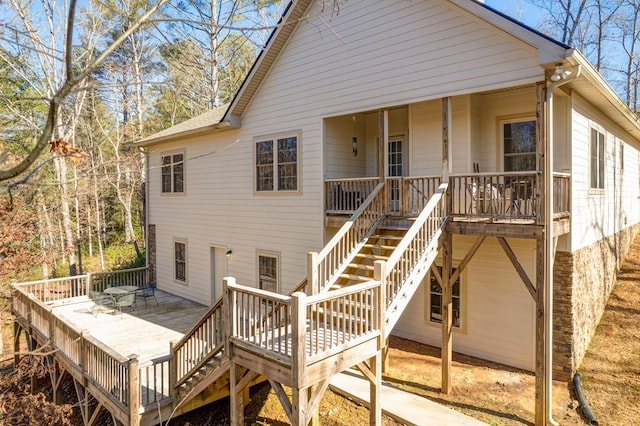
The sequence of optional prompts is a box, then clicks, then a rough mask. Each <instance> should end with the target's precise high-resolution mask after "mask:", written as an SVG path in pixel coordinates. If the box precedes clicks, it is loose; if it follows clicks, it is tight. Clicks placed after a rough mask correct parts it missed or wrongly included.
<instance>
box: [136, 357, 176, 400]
mask: <svg viewBox="0 0 640 426" xmlns="http://www.w3.org/2000/svg"><path fill="white" fill-rule="evenodd" d="M170 362H171V355H166V356H163V357H160V358H156V359H154V360H153V361H152V363H151V364H149V365H145V366H143V367H140V403H141V404H142V405H143V406H147V405H152V404H154V405H155V404H158V403H159V402H162V401H163V400H166V399H169V398H170V397H171V394H172V392H171V384H170V380H169V377H170V374H169V371H170Z"/></svg>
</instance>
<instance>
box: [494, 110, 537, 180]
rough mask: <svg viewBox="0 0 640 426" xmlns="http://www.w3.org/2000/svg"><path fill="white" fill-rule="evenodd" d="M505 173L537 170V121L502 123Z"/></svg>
mask: <svg viewBox="0 0 640 426" xmlns="http://www.w3.org/2000/svg"><path fill="white" fill-rule="evenodd" d="M502 140H503V143H504V171H505V172H527V171H533V170H536V121H535V120H520V121H508V122H503V123H502Z"/></svg>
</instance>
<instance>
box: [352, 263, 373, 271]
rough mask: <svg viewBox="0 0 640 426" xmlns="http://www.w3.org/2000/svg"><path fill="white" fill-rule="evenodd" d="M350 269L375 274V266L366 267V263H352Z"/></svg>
mask: <svg viewBox="0 0 640 426" xmlns="http://www.w3.org/2000/svg"><path fill="white" fill-rule="evenodd" d="M349 268H353V269H360V270H362V269H364V270H365V271H367V272H373V266H372V265H366V264H364V263H350V264H349Z"/></svg>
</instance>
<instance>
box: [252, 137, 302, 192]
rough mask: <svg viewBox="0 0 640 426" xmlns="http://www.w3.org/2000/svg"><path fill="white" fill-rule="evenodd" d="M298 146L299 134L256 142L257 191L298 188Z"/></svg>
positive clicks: (294, 189)
mask: <svg viewBox="0 0 640 426" xmlns="http://www.w3.org/2000/svg"><path fill="white" fill-rule="evenodd" d="M298 148H299V147H298V136H297V135H283V136H281V137H276V138H260V140H259V141H258V142H256V150H255V152H256V191H258V192H275V191H297V190H298V158H299V155H298Z"/></svg>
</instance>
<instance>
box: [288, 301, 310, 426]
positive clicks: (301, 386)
mask: <svg viewBox="0 0 640 426" xmlns="http://www.w3.org/2000/svg"><path fill="white" fill-rule="evenodd" d="M306 298H307V295H306V294H305V293H302V292H299V291H297V292H295V293H293V294H292V295H291V302H292V306H291V311H292V314H293V321H292V325H291V334H292V342H291V345H292V347H293V354H292V359H291V373H292V375H293V377H292V379H293V380H292V381H293V385H292V386H291V387H292V391H293V393H292V397H291V423H292V424H293V425H294V426H306V425H307V423H308V417H307V416H308V405H309V391H308V389H307V388H308V386H307V385H306V384H307V383H306V382H307V378H306V373H307V343H306V342H307V339H306V323H307V301H306Z"/></svg>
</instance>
